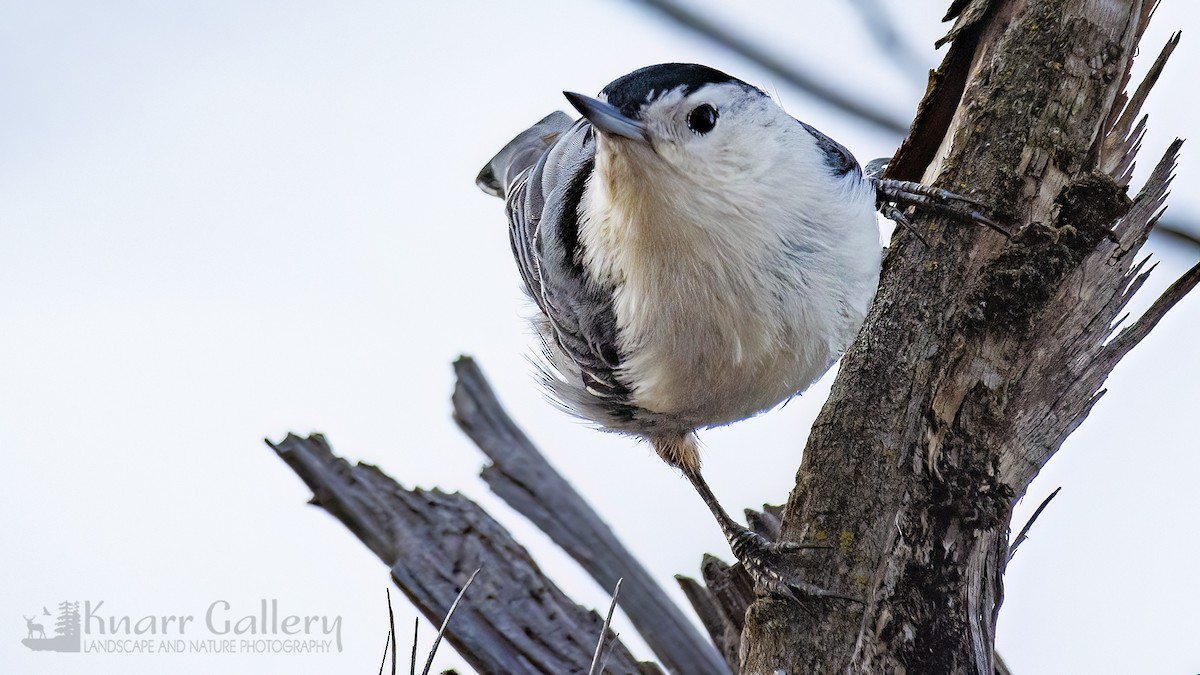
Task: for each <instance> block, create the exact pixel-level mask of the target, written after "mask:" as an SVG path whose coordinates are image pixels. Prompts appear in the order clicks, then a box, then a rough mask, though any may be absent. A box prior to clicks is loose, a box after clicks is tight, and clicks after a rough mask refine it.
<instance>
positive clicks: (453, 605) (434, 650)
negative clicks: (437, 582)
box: [421, 567, 483, 675]
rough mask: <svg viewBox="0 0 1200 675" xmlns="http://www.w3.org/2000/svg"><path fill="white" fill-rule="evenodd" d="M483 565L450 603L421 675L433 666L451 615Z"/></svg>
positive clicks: (425, 673) (426, 673) (473, 573)
mask: <svg viewBox="0 0 1200 675" xmlns="http://www.w3.org/2000/svg"><path fill="white" fill-rule="evenodd" d="M481 569H483V568H482V567H480V568H478V569H476V570H475V571H474V572H471V578H469V579H467V583H465V584H463V587H462V590H461V591H459V592H458V597H456V598H454V602H452V603H451V604H450V611H448V612H446V618H445V619H442V625H441V627H440V628H438V632H437V635H436V636H435V637H434V638H433V646H432V647H430V648H429V658H427V659H425V669H424V670H422V671H421V675H429V669H430V668H432V667H433V655H434V654H437V648H438V645H439V644H440V643H441V641H442V635H443V634H444V633H445V632H446V626H447V625H449V624H450V617H452V616H454V610H455V609H457V608H458V603H459V601H460V600H462V598H463V595H464V594H465V593H466V592H467V589H468V588H470V587H471V582H472V581H475V575H476V574H479V570H481Z"/></svg>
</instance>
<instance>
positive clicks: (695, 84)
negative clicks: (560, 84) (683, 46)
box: [600, 63, 758, 119]
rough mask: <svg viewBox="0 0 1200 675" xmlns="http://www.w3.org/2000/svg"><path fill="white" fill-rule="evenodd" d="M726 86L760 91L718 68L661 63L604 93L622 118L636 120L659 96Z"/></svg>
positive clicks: (623, 78)
mask: <svg viewBox="0 0 1200 675" xmlns="http://www.w3.org/2000/svg"><path fill="white" fill-rule="evenodd" d="M723 82H733V83H736V84H740V85H742V86H743V87H745V88H746V89H748V90H754V91H758V88H757V87H752V86H751V85H749V84H746V83H745V82H743V81H741V80H739V79H737V78H736V77H734V76H732V75H729V74H726V73H722V72H721V71H719V70H717V69H715V68H709V67H708V66H702V65H699V64H696V63H660V64H658V65H655V66H646V67H645V68H639V69H637V70H635V71H633V72H632V73H629V74H628V75H623V76H621V77H618V78H617V79H615V80H613V81H612V82H610V83H609V84H608V86H607V87H605V88H604V89H603V90H601V91H600V93H601V94H603V95H604V96H606V97H607V98H608V103H609V105H612V106H615V107H616V108H617V109H618V110H620V111H621V114H622V115H625V116H626V117H631V118H634V119H636V118H638V112H639V111H640V110H641V108H642V106H644V105H645V104H646V103H647V102H648V101H649V100H651V99H652V98H654V97H656V96H661V95H663V94H665V93H667V92H669V91H672V90H674V89H679V88H681V87H682V88H683V93H684V95H685V96H686V95H687V94H688V93H690V92H691V91H693V90H695V89H699V88H700V87H703V86H704V85H706V84H721V83H723Z"/></svg>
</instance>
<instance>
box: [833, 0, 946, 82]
mask: <svg viewBox="0 0 1200 675" xmlns="http://www.w3.org/2000/svg"><path fill="white" fill-rule="evenodd" d="M849 4H850V6H851V7H853V8H854V10H855V11H856V12H858V18H859V19H860V20H861V21H862V23H863V26H865V27H866V29H867V33H869V34H870V35H871V37H872V38H873V39H874V40H875V44H877V45H878V46H879V49H880V51H882V52H884V53H886V54H887V55H888V56H891V57H892V58H890V59H885V60H886V61H888V62H889V63H890V64H891V65H892V66H894V67H895V69H896V70H897V71H899V72H901V73H903V74H904V76H905V77H907V78H908V79H910V80H912V81H914V82H916V83H917V84H919V85H921V86H922V87H923V86H924V85H925V82H924V80H925V78H924V73H925V72H926V71H928V67H927V65H926V64H925V62H924V61H923V60H922V59H921V57H919V56H917V53H916V52H915V51H913V49H912V48H911V47H909V45H908V42H907V41H905V39H904V36H902V35H900V32H899V31H897V30H896V24H895V22H894V21H892V17H890V16H888V13H887V7H885V6H884V3H882V2H880V1H879V0H849Z"/></svg>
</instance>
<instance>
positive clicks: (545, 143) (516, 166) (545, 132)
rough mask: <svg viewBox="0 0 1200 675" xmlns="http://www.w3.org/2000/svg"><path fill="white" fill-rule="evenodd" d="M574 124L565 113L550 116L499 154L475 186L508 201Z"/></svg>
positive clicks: (555, 113) (510, 143)
mask: <svg viewBox="0 0 1200 675" xmlns="http://www.w3.org/2000/svg"><path fill="white" fill-rule="evenodd" d="M572 124H574V122H573V121H572V120H571V118H570V117H567V115H566V114H564V113H562V112H559V111H555V112H552V113H550V114H549V115H546V116H545V117H543V118H542V119H541V120H540V121H539V122H538V123H537V124H535V125H533V126H531V127H529V128H528V129H526V130H525V131H522V132H521V133H520V134H519V135H518V136H517V137H516V138H514V139H512V140H511V141H509V142H508V145H506V146H504V148H503V149H502V150H500V152H498V153H496V156H495V157H493V158H492V161H490V162H488V163H487V165H486V166H484V167H483V170H482V171H480V172H479V175H478V176H476V177H475V184H476V185H478V186H479V189H480V190H483V191H484V192H486V193H488V194H490V195H492V196H494V197H500V198H504V196H505V195H507V194H508V191H509V188H510V187H512V184H513V183H514V182H516V180H517V178H518V177H519V176H520V175H521V172H523V171H525V170H526V169H528V168H529V167H531V166H533V164H534V163H535V162H537V160H538V158H540V157H541V156H542V155H543V154H545V152H546V150H547V149H548V148H549V147H550V146H551V145H553V144H554V141H555V140H557V139H558V137H559V135H560V134H562V132H564V131H566V130H567V129H570V128H571V125H572Z"/></svg>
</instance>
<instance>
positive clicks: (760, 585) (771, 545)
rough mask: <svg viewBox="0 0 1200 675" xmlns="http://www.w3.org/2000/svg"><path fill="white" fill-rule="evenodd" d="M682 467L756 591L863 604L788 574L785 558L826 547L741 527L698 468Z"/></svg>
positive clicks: (857, 599)
mask: <svg viewBox="0 0 1200 675" xmlns="http://www.w3.org/2000/svg"><path fill="white" fill-rule="evenodd" d="M680 468H681V469H682V470H683V475H684V476H687V479H688V480H689V481H691V483H692V487H694V488H696V492H697V493H698V494H699V495H700V498H701V499H703V500H704V503H705V505H707V506H708V510H709V511H712V514H713V516H714V517H716V519H717V523H718V524H720V526H721V531H722V532H724V533H725V539H726V540H727V541H728V542H729V548H730V550H731V551H733V555H734V556H735V557H736V558H737V559H738V562H740V563H741V564H742V567H744V568H745V569H746V571H747V572H748V573H749V574H750V578H751V579H753V580H754V585H755V588H756V590H758V591H759V592H760V593H761V592H767V593H773V594H775V595H782V596H784V597H786V598H790V599H792V600H794V601H796V602H800V596H802V595H807V596H810V597H817V598H840V599H842V600H849V601H851V602H858V603H861V602H862V600H860V599H859V598H852V597H850V596H846V595H841V594H840V593H835V592H833V591H830V590H826V589H824V588H821V587H820V586H816V585H813V584H810V583H808V582H806V581H803V580H800V579H797V578H795V577H794V576H791V575H785V573H784V572H783V570H784V569H786V567H785V564H786V560H785V557H786V556H787V555H789V554H792V553H795V552H797V551H802V550H805V549H812V548H827V547H825V546H812V545H809V544H800V543H796V542H772V541H770V540H768V539H767V538H766V537H764V536H762V535H761V534H759V533H757V532H755V531H754V530H751V529H750V528H748V527H744V526H742V525H739V524H738V523H737V522H736V521H734V519H733V518H731V517H730V516H729V514H728V513H726V512H725V509H724V508H722V507H721V503H720V502H718V501H717V498H716V496H715V495H713V493H712V490H711V489H710V488H709V487H708V483H707V482H706V481H705V480H704V477H703V476H701V475H700V471H699V469H696V470H689V469H683V468H682V467H680Z"/></svg>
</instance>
